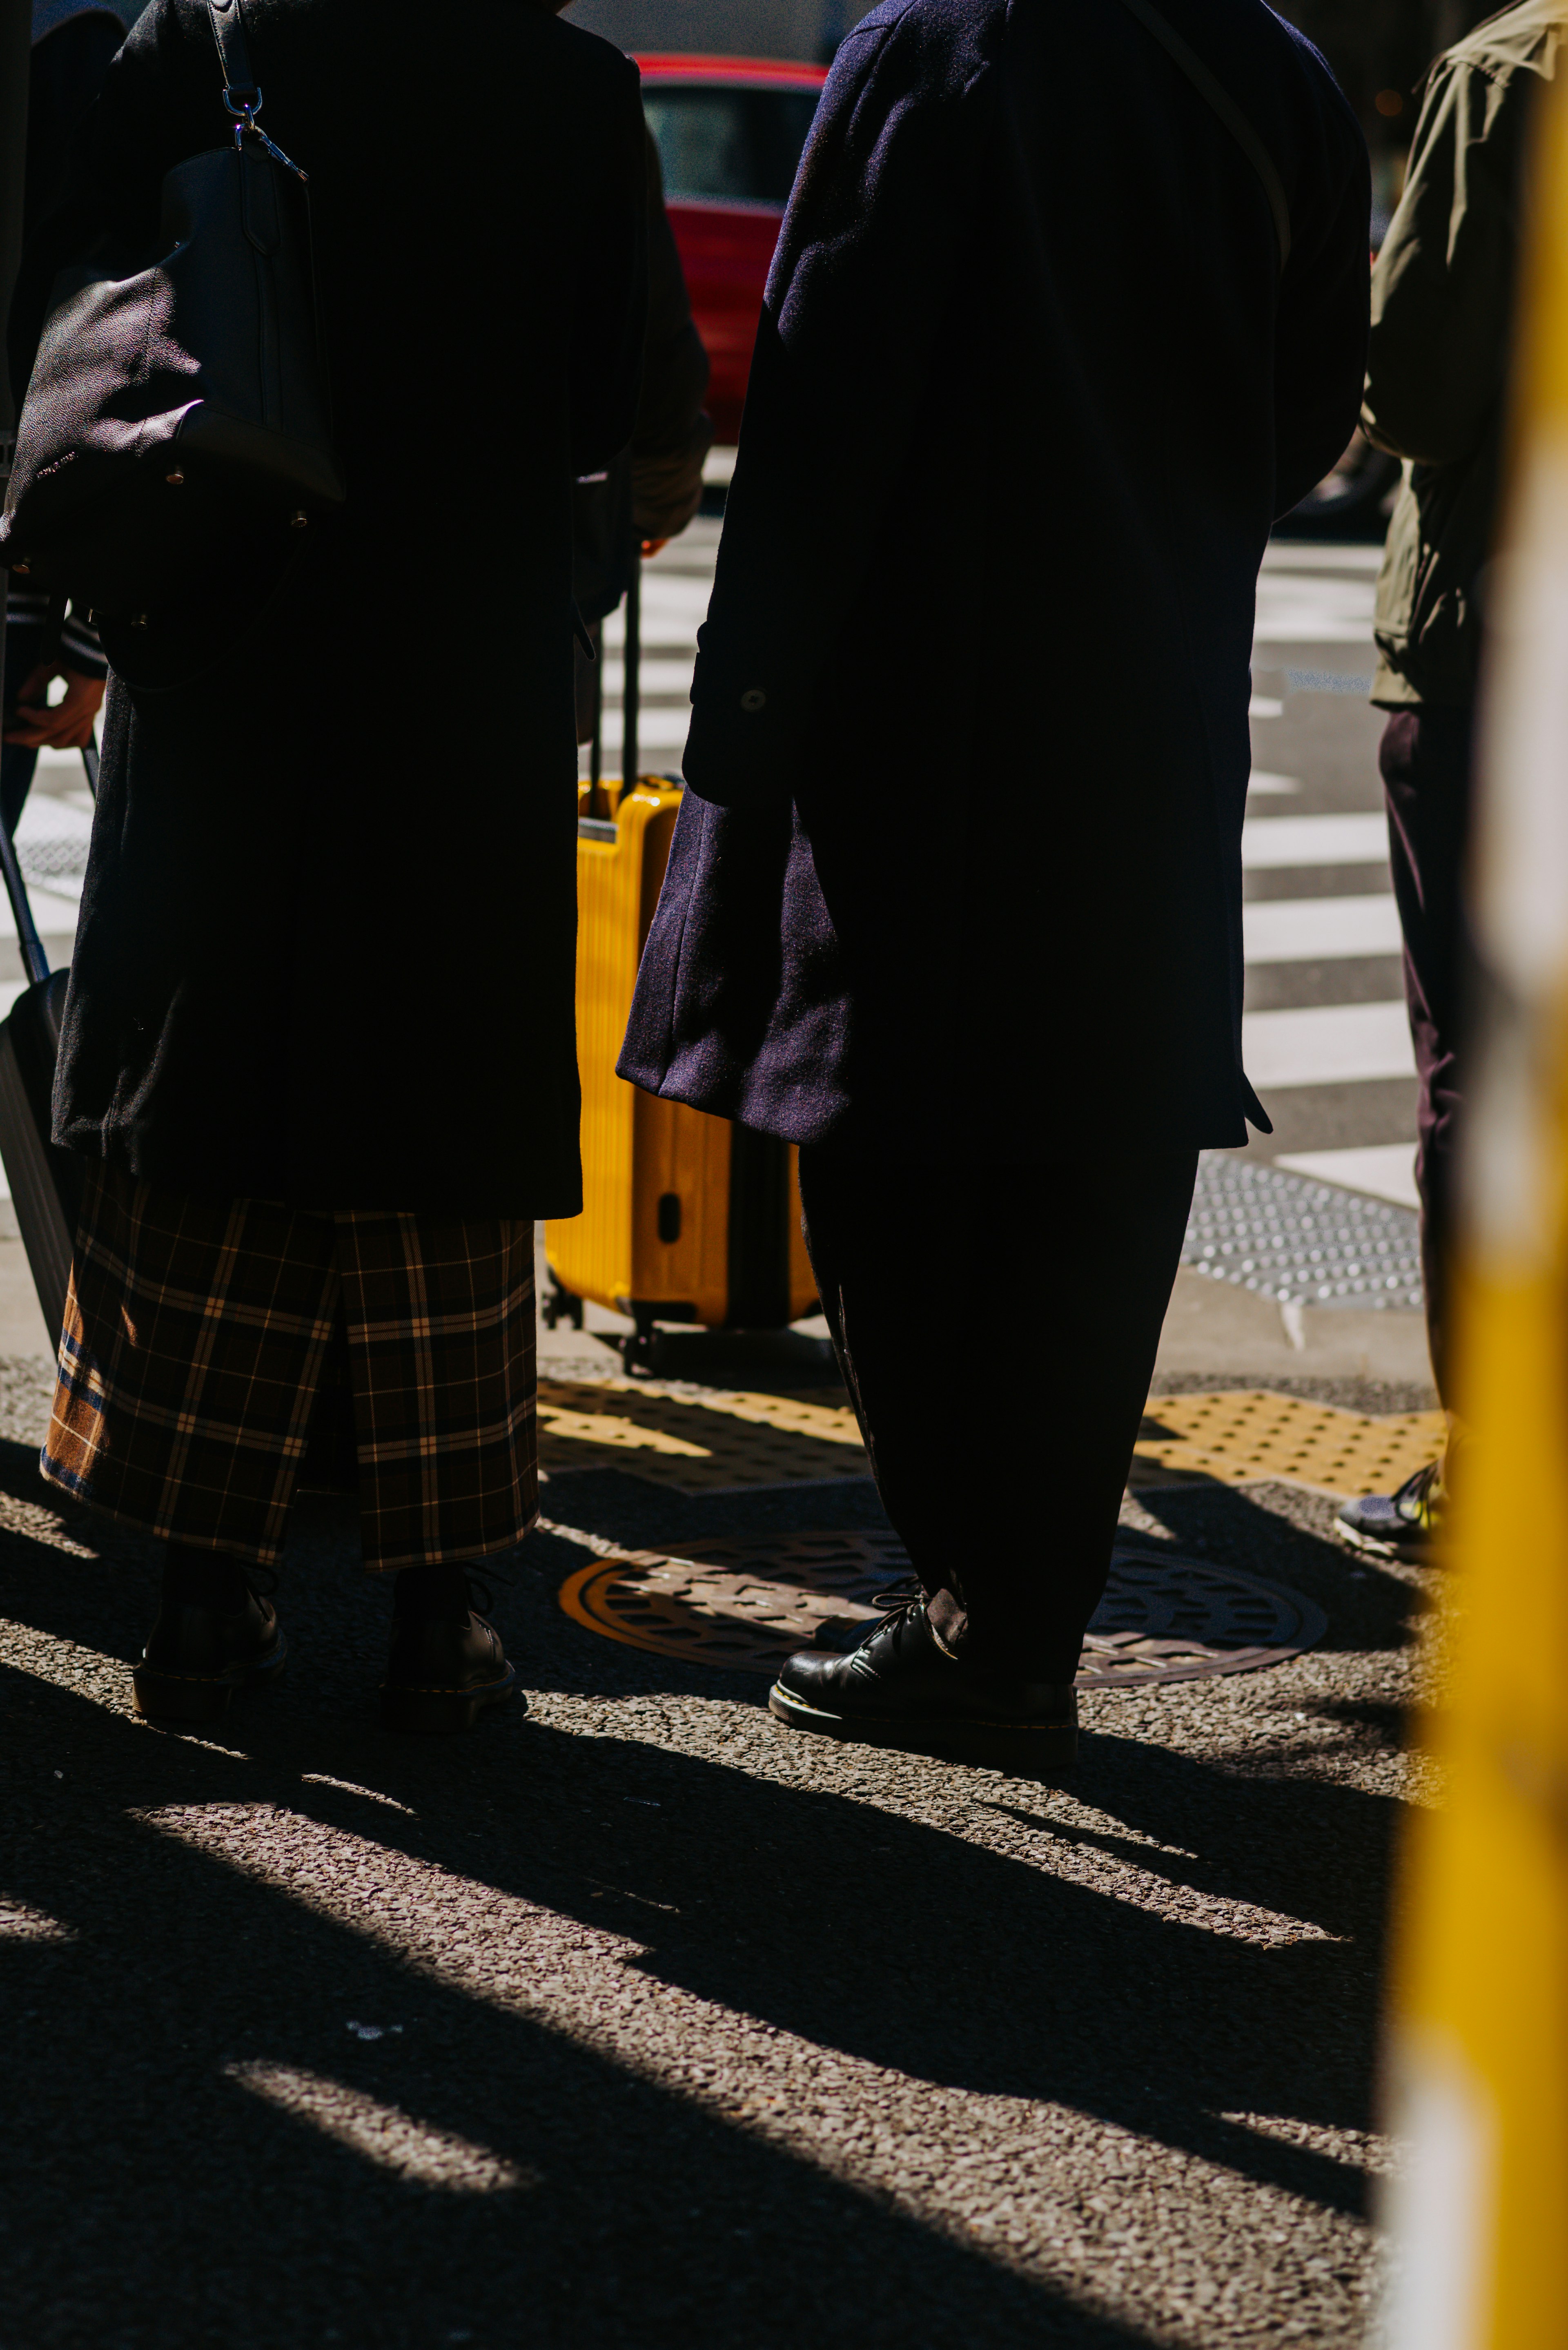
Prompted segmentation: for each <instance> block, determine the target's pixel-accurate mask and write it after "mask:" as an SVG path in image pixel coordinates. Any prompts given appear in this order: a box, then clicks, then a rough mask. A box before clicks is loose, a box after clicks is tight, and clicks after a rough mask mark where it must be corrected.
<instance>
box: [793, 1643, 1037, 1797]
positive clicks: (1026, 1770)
mask: <svg viewBox="0 0 1568 2350" xmlns="http://www.w3.org/2000/svg"><path fill="white" fill-rule="evenodd" d="M768 1706H769V1709H770V1711H772V1712H774V1713H775V1714H776V1715H777V1716H778V1719H779V1720H780V1721H787V1722H788V1723H789V1724H790V1726H791V1728H792V1729H794V1730H815V1731H822V1732H824V1733H825V1734H826V1736H828V1737H830V1738H845V1739H852V1740H856V1741H858V1742H860V1743H862V1744H865V1745H870V1746H896V1747H901V1748H903V1749H904V1750H905V1751H907V1752H910V1753H915V1754H941V1755H946V1756H948V1757H949V1758H950V1759H951V1760H952V1761H954V1762H961V1763H983V1764H989V1765H990V1766H991V1767H992V1768H993V1769H996V1770H1002V1771H1012V1772H1016V1773H1018V1774H1019V1775H1020V1776H1022V1777H1024V1778H1038V1779H1045V1778H1054V1777H1056V1776H1057V1775H1059V1774H1060V1773H1062V1772H1064V1771H1066V1770H1070V1769H1071V1767H1072V1765H1073V1763H1074V1762H1075V1759H1076V1756H1077V1752H1078V1697H1077V1691H1076V1690H1075V1688H1074V1686H1073V1684H1072V1682H1071V1681H1060V1682H1058V1681H1026V1680H1015V1679H1011V1678H1009V1677H1007V1676H1004V1675H1002V1674H998V1673H994V1672H988V1671H985V1670H983V1669H981V1668H980V1667H978V1666H975V1665H972V1664H971V1663H969V1662H968V1661H967V1660H966V1659H964V1658H962V1657H955V1656H952V1655H950V1653H949V1651H948V1650H947V1649H945V1648H942V1647H941V1645H940V1642H939V1641H938V1639H937V1638H936V1635H935V1634H934V1633H933V1631H932V1630H931V1627H930V1625H929V1622H928V1620H927V1617H926V1608H925V1602H924V1601H923V1600H911V1601H909V1602H907V1603H906V1604H905V1605H904V1606H903V1607H899V1608H898V1610H897V1612H896V1613H895V1614H893V1615H890V1616H888V1617H884V1619H883V1620H882V1622H881V1623H879V1624H874V1625H872V1626H871V1627H869V1629H868V1630H867V1634H866V1637H865V1638H864V1639H863V1640H862V1641H861V1642H860V1645H859V1646H858V1648H854V1649H852V1650H851V1651H850V1653H849V1654H848V1655H847V1656H833V1655H827V1656H824V1655H822V1654H820V1653H818V1652H816V1651H814V1650H810V1649H804V1650H802V1652H801V1653H800V1655H798V1656H794V1657H792V1658H791V1659H790V1660H789V1662H788V1664H787V1665H785V1667H784V1670H783V1671H782V1672H781V1673H780V1675H779V1677H778V1679H777V1680H776V1681H775V1682H774V1686H773V1688H772V1690H770V1691H769V1694H768Z"/></svg>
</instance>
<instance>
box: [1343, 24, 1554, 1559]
mask: <svg viewBox="0 0 1568 2350" xmlns="http://www.w3.org/2000/svg"><path fill="white" fill-rule="evenodd" d="M1565 43H1568V6H1565V5H1564V0H1519V5H1517V6H1515V7H1511V8H1504V9H1503V10H1502V11H1501V14H1500V15H1499V16H1493V17H1491V18H1490V19H1489V21H1488V22H1487V23H1486V24H1484V25H1481V26H1479V27H1478V28H1477V29H1476V31H1474V32H1473V33H1470V34H1469V35H1468V36H1466V38H1465V39H1464V40H1462V41H1459V42H1457V43H1456V44H1455V46H1454V47H1452V48H1451V49H1449V50H1447V51H1446V52H1445V54H1444V55H1443V56H1442V57H1439V58H1438V61H1437V63H1436V65H1435V66H1434V67H1433V68H1432V70H1431V73H1430V75H1429V76H1428V81H1427V88H1426V93H1425V97H1424V99H1423V102H1422V106H1421V112H1420V117H1419V120H1417V125H1416V135H1415V140H1414V141H1413V143H1412V146H1411V149H1410V162H1409V169H1408V172H1407V177H1406V182H1405V191H1404V194H1403V195H1402V197H1401V198H1400V202H1399V207H1398V210H1397V212H1396V213H1395V215H1394V218H1393V220H1392V222H1391V223H1390V224H1389V229H1388V234H1387V237H1386V240H1385V242H1384V245H1383V249H1382V251H1381V253H1380V254H1379V255H1378V256H1377V266H1376V269H1375V270H1374V272H1373V277H1372V340H1371V348H1370V351H1369V354H1368V359H1367V372H1366V402H1365V405H1364V408H1363V411H1362V424H1363V426H1364V428H1365V430H1366V432H1367V434H1368V436H1369V437H1370V438H1371V439H1372V440H1373V441H1375V442H1376V443H1377V446H1378V447H1379V448H1380V449H1386V450H1388V451H1389V452H1391V453H1392V454H1393V455H1395V456H1397V457H1402V458H1403V459H1404V460H1405V478H1404V482H1403V484H1402V486H1401V489H1400V492H1399V496H1398V501H1397V504H1396V506H1395V509H1394V515H1393V520H1392V521H1391V523H1390V525H1389V528H1388V538H1387V544H1386V547H1385V549H1384V555H1383V568H1382V571H1381V573H1380V575H1379V577H1378V582H1377V605H1376V620H1375V630H1376V639H1377V656H1378V658H1377V672H1376V676H1375V678H1374V679H1373V683H1372V699H1373V701H1374V702H1376V703H1377V705H1378V706H1379V707H1380V708H1381V709H1384V710H1386V712H1388V719H1387V723H1386V725H1385V727H1384V730H1383V740H1382V743H1381V744H1380V745H1379V749H1378V764H1379V765H1380V767H1381V769H1382V774H1383V786H1384V794H1385V796H1386V801H1387V805H1388V847H1389V855H1390V858H1391V861H1392V864H1393V868H1394V895H1395V898H1396V899H1397V903H1398V907H1399V923H1400V928H1401V930H1402V931H1403V933H1404V941H1405V995H1406V1001H1407V1005H1408V1007H1409V1014H1410V1035H1411V1041H1412V1043H1413V1045H1414V1046H1415V1055H1416V1070H1417V1106H1416V1131H1417V1151H1416V1181H1417V1189H1418V1190H1419V1192H1420V1195H1421V1271H1422V1277H1423V1282H1424V1285H1425V1289H1426V1296H1427V1337H1428V1348H1429V1351H1430V1354H1431V1357H1432V1376H1433V1378H1435V1379H1436V1381H1437V1385H1438V1394H1439V1396H1440V1397H1441V1398H1442V1400H1443V1402H1444V1403H1445V1404H1446V1405H1449V1406H1451V1404H1452V1365H1451V1360H1450V1354H1451V1331H1450V1320H1451V1309H1450V1284H1451V1271H1450V1264H1449V1258H1450V1254H1451V1251H1452V1245H1453V1226H1454V1213H1455V1206H1456V1201H1455V1172H1456V1158H1457V1141H1458V1131H1459V1120H1460V1117H1461V1113H1462V1110H1463V1106H1464V1097H1465V1088H1466V1069H1465V1051H1464V1044H1463V1038H1462V1034H1461V1015H1462V1011H1463V998H1464V993H1465V983H1466V969H1467V962H1468V948H1467V943H1466V927H1465V918H1464V909H1463V880H1464V869H1465V861H1466V856H1467V852H1468V847H1469V830H1470V806H1471V788H1470V786H1471V746H1472V742H1473V737H1474V724H1475V704H1476V691H1477V683H1478V678H1479V673H1480V657H1481V640H1482V634H1483V628H1484V622H1485V615H1486V570H1487V563H1488V560H1489V558H1490V554H1491V551H1492V543H1493V536H1494V533H1495V530H1496V525H1497V518H1498V496H1499V490H1500V484H1501V464H1502V438H1503V432H1504V428H1505V423H1506V400H1505V394H1506V390H1507V380H1508V362H1509V354H1510V349H1511V342H1512V328H1513V304H1514V285H1515V278H1516V275H1517V270H1518V263H1519V239H1520V200H1521V174H1522V172H1523V169H1524V166H1525V161H1526V158H1527V155H1528V152H1529V140H1530V129H1531V122H1532V117H1533V113H1534V109H1535V104H1536V100H1537V98H1538V96H1539V94H1540V92H1541V90H1542V87H1543V85H1544V84H1546V83H1547V82H1549V81H1551V80H1552V78H1553V77H1554V75H1555V74H1556V73H1557V72H1558V71H1559V70H1560V68H1561V64H1562V61H1563V56H1564V44H1565ZM1445 1500H1446V1492H1445V1484H1444V1462H1443V1461H1431V1462H1429V1463H1428V1465H1427V1466H1426V1467H1425V1468H1423V1469H1420V1470H1418V1471H1417V1472H1416V1474H1415V1475H1414V1476H1413V1477H1411V1478H1409V1479H1407V1482H1406V1483H1405V1484H1404V1485H1402V1486H1401V1487H1400V1489H1399V1491H1398V1492H1397V1493H1393V1494H1386V1493H1373V1494H1367V1495H1366V1496H1364V1497H1363V1498H1362V1499H1361V1500H1360V1501H1356V1502H1352V1503H1347V1504H1346V1506H1345V1509H1344V1510H1342V1511H1341V1513H1340V1527H1341V1531H1342V1532H1343V1534H1345V1538H1346V1540H1347V1541H1349V1542H1351V1543H1353V1544H1355V1545H1356V1546H1357V1547H1358V1548H1361V1549H1367V1550H1372V1551H1374V1552H1383V1553H1393V1554H1395V1555H1398V1556H1401V1557H1406V1558H1413V1559H1419V1558H1424V1557H1426V1556H1428V1555H1429V1554H1430V1552H1431V1549H1432V1544H1433V1543H1434V1541H1435V1539H1436V1535H1437V1531H1438V1523H1439V1522H1440V1519H1441V1515H1442V1511H1443V1507H1444V1503H1445Z"/></svg>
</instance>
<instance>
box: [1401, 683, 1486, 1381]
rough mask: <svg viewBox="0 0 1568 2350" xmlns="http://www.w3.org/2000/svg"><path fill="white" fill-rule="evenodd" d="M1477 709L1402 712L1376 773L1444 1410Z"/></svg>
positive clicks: (1436, 1373) (1433, 1349)
mask: <svg viewBox="0 0 1568 2350" xmlns="http://www.w3.org/2000/svg"><path fill="white" fill-rule="evenodd" d="M1473 732H1474V713H1473V712H1471V711H1469V710H1468V709H1442V708H1422V709H1413V710H1397V711H1396V712H1393V714H1392V715H1391V716H1390V718H1389V720H1388V723H1387V724H1386V726H1385V728H1384V730H1383V740H1382V743H1381V745H1380V746H1379V749H1378V754H1377V764H1378V765H1379V767H1380V768H1381V769H1382V772H1383V790H1384V795H1385V797H1386V800H1387V803H1388V854H1389V858H1390V861H1391V862H1392V864H1393V868H1394V895H1395V898H1396V899H1397V901H1398V906H1399V927H1400V929H1401V930H1402V931H1403V932H1404V934H1405V1000H1406V1003H1407V1004H1408V1006H1409V1011H1410V1037H1411V1042H1412V1043H1413V1045H1414V1046H1415V1050H1416V1077H1417V1088H1418V1092H1417V1104H1416V1134H1417V1148H1416V1185H1417V1190H1418V1191H1419V1192H1420V1194H1421V1277H1422V1281H1423V1283H1424V1284H1425V1287H1426V1292H1427V1344H1428V1350H1429V1352H1430V1354H1431V1357H1432V1377H1433V1378H1434V1379H1435V1380H1436V1381H1437V1384H1438V1395H1439V1396H1440V1397H1441V1398H1442V1399H1443V1401H1444V1403H1445V1404H1447V1403H1449V1402H1450V1401H1451V1400H1452V1399H1451V1397H1450V1395H1449V1370H1450V1363H1449V1348H1450V1344H1451V1332H1450V1328H1449V1308H1450V1297H1451V1285H1450V1284H1451V1265H1450V1261H1451V1257H1452V1252H1453V1242H1454V1217H1455V1210H1456V1206H1457V1200H1456V1192H1455V1178H1456V1149H1457V1142H1458V1129H1459V1119H1460V1117H1461V1114H1462V1109H1463V1102H1464V1084H1465V1078H1464V1066H1465V1065H1464V1055H1463V1043H1462V1024H1463V1020H1464V1015H1465V1009H1466V1003H1467V999H1468V995H1469V968H1470V945H1469V928H1468V925H1467V923H1466V920H1465V910H1464V902H1463V890H1464V882H1465V861H1466V858H1467V855H1468V852H1469V835H1470V796H1471V795H1470V749H1471V741H1472V736H1473Z"/></svg>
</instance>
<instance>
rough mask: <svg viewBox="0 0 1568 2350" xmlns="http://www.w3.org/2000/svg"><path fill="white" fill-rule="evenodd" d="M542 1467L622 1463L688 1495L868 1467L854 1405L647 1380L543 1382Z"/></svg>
mask: <svg viewBox="0 0 1568 2350" xmlns="http://www.w3.org/2000/svg"><path fill="white" fill-rule="evenodd" d="M830 1392H831V1390H830ZM539 1465H540V1467H541V1468H542V1469H543V1470H545V1471H546V1473H547V1474H549V1475H551V1476H560V1475H562V1474H564V1473H566V1472H568V1471H572V1470H575V1469H618V1470H620V1471H623V1472H624V1473H625V1474H627V1475H628V1476H632V1477H643V1478H647V1479H648V1480H649V1482H650V1483H652V1484H655V1485H670V1486H674V1487H675V1488H676V1490H677V1491H678V1492H683V1493H701V1492H732V1491H734V1490H736V1489H737V1488H740V1487H742V1486H746V1485H801V1484H819V1483H828V1482H838V1481H840V1480H841V1479H843V1478H846V1477H865V1476H868V1475H869V1473H870V1471H869V1470H868V1469H867V1461H866V1453H865V1449H864V1447H863V1446H862V1444H861V1441H860V1430H858V1429H857V1427H856V1425H855V1415H854V1413H853V1412H852V1411H851V1410H850V1409H849V1408H848V1406H847V1404H843V1405H839V1404H832V1403H819V1402H817V1401H816V1400H815V1399H814V1398H810V1397H806V1396H787V1395H784V1396H777V1395H751V1394H746V1393H743V1392H739V1391H732V1390H730V1389H726V1388H702V1389H701V1390H699V1391H696V1392H688V1393H680V1392H677V1391H675V1390H673V1389H671V1388H667V1387H666V1388H654V1387H651V1386H649V1385H648V1384H647V1383H646V1382H645V1381H643V1380H641V1379H639V1380H635V1381H634V1380H631V1379H607V1380H606V1381H605V1382H604V1383H603V1384H602V1385H600V1384H598V1383H597V1382H595V1383H593V1384H590V1383H588V1382H587V1381H586V1380H582V1381H579V1380H575V1379H541V1380H540V1382H539Z"/></svg>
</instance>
